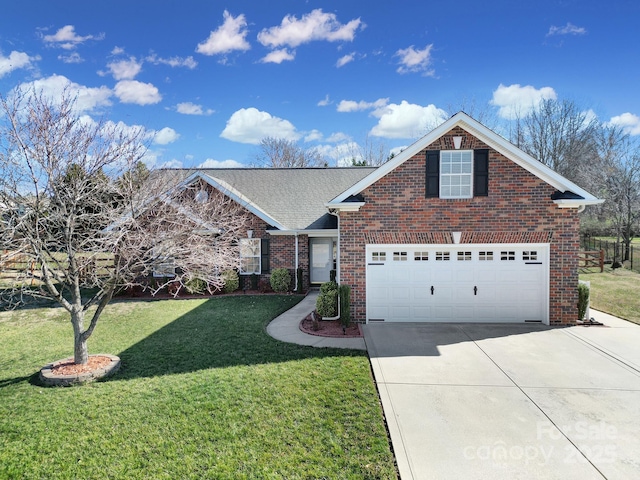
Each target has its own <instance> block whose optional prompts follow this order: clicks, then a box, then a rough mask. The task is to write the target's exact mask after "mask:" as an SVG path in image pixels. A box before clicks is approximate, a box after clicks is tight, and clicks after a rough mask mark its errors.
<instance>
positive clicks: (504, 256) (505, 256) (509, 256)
mask: <svg viewBox="0 0 640 480" xmlns="http://www.w3.org/2000/svg"><path fill="white" fill-rule="evenodd" d="M515 259H516V252H511V251H509V252H500V260H507V261H510V260H515Z"/></svg>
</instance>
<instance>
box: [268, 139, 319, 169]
mask: <svg viewBox="0 0 640 480" xmlns="http://www.w3.org/2000/svg"><path fill="white" fill-rule="evenodd" d="M256 165H257V166H260V167H269V168H300V167H326V166H327V162H326V161H325V159H324V158H323V156H322V153H320V151H319V150H318V149H315V148H309V149H304V148H302V147H301V146H300V145H298V144H297V143H296V142H294V141H293V140H286V139H284V138H276V137H265V138H263V139H262V140H261V141H260V150H259V152H258V153H257V154H256Z"/></svg>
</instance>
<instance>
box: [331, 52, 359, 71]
mask: <svg viewBox="0 0 640 480" xmlns="http://www.w3.org/2000/svg"><path fill="white" fill-rule="evenodd" d="M355 58H356V54H355V53H350V54H348V55H345V56H343V57H340V58H339V59H338V61H337V62H336V67H337V68H340V67H344V66H345V65H346V64H347V63H351V62H353V60H355Z"/></svg>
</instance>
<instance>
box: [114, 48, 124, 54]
mask: <svg viewBox="0 0 640 480" xmlns="http://www.w3.org/2000/svg"><path fill="white" fill-rule="evenodd" d="M123 53H124V48H122V47H113V50H111V55H122V54H123Z"/></svg>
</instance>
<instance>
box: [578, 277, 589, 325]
mask: <svg viewBox="0 0 640 480" xmlns="http://www.w3.org/2000/svg"><path fill="white" fill-rule="evenodd" d="M588 306H589V284H587V283H583V282H580V283H579V284H578V320H584V316H585V315H586V313H587V307H588Z"/></svg>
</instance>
